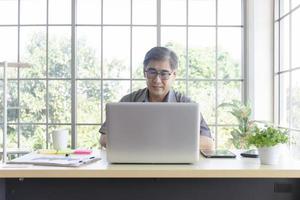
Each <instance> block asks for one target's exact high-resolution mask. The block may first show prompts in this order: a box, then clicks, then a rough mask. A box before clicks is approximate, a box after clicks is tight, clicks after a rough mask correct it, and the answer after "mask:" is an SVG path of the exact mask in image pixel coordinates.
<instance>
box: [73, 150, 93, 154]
mask: <svg viewBox="0 0 300 200" xmlns="http://www.w3.org/2000/svg"><path fill="white" fill-rule="evenodd" d="M73 153H74V154H91V153H92V150H89V149H76V150H74V152H73Z"/></svg>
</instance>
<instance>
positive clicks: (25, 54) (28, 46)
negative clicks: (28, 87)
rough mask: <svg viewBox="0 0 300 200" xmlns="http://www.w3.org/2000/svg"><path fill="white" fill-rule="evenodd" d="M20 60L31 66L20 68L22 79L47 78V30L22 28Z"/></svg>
mask: <svg viewBox="0 0 300 200" xmlns="http://www.w3.org/2000/svg"><path fill="white" fill-rule="evenodd" d="M20 59H21V62H26V63H29V64H30V67H28V68H20V77H21V78H43V77H45V76H46V28H44V27H21V31H20Z"/></svg>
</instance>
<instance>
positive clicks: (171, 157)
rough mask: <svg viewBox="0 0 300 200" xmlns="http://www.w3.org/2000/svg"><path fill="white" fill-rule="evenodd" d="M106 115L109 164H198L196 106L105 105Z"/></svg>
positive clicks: (197, 109)
mask: <svg viewBox="0 0 300 200" xmlns="http://www.w3.org/2000/svg"><path fill="white" fill-rule="evenodd" d="M106 112H107V127H108V134H107V161H108V162H111V163H193V162H196V161H198V159H199V133H200V131H199V129H200V112H199V106H198V104H197V103H108V104H107V105H106Z"/></svg>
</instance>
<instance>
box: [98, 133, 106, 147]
mask: <svg viewBox="0 0 300 200" xmlns="http://www.w3.org/2000/svg"><path fill="white" fill-rule="evenodd" d="M106 143H107V136H106V135H104V134H101V136H100V146H101V148H102V147H106Z"/></svg>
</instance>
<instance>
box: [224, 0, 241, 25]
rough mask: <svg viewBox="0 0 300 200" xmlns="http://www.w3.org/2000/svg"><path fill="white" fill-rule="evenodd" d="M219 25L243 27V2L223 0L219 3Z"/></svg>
mask: <svg viewBox="0 0 300 200" xmlns="http://www.w3.org/2000/svg"><path fill="white" fill-rule="evenodd" d="M218 24H219V25H242V1H241V0H221V1H218Z"/></svg>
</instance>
